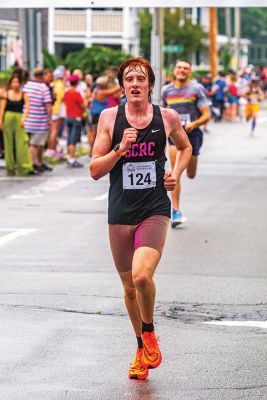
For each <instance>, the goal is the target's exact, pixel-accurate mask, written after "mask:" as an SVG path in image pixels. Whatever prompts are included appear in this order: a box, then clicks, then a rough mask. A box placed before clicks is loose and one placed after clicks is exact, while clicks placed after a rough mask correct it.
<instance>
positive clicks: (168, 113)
mask: <svg viewBox="0 0 267 400" xmlns="http://www.w3.org/2000/svg"><path fill="white" fill-rule="evenodd" d="M160 111H161V115H162V118H163V121H167V122H168V123H175V122H177V121H179V114H178V112H177V111H176V110H174V109H171V108H165V107H160Z"/></svg>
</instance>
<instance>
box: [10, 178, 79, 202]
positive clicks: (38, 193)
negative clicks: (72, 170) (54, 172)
mask: <svg viewBox="0 0 267 400" xmlns="http://www.w3.org/2000/svg"><path fill="white" fill-rule="evenodd" d="M74 182H75V179H58V178H50V179H48V180H47V181H46V182H43V183H41V184H40V185H37V186H33V187H32V188H30V189H28V190H23V191H22V192H21V193H19V194H12V195H11V196H8V199H10V200H17V199H30V198H35V197H42V196H43V195H44V194H45V193H47V192H54V191H55V190H59V189H62V188H64V187H66V186H69V185H71V184H72V183H74Z"/></svg>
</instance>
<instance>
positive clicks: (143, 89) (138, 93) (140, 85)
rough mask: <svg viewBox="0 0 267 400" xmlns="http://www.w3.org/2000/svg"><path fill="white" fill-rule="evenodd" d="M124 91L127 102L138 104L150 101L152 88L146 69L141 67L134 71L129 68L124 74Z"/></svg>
mask: <svg viewBox="0 0 267 400" xmlns="http://www.w3.org/2000/svg"><path fill="white" fill-rule="evenodd" d="M123 89H124V92H125V96H126V98H127V101H130V102H134V103H137V102H142V101H144V100H148V98H149V93H150V88H149V82H148V75H147V72H146V69H145V68H143V67H141V66H140V67H138V66H137V67H136V68H134V69H132V68H131V67H127V68H126V69H125V71H124V74H123Z"/></svg>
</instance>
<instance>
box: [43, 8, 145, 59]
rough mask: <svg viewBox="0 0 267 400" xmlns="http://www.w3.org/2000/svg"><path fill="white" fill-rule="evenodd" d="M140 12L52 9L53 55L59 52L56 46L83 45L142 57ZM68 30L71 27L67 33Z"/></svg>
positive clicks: (51, 36)
mask: <svg viewBox="0 0 267 400" xmlns="http://www.w3.org/2000/svg"><path fill="white" fill-rule="evenodd" d="M137 13H138V10H137V9H135V8H129V7H124V8H123V9H122V10H121V11H117V10H116V11H115V10H114V11H113V10H106V11H100V10H94V9H91V8H87V9H83V10H79V11H77V12H76V11H72V10H61V9H55V8H52V7H51V8H50V9H49V39H48V43H49V51H50V52H51V53H54V52H55V43H79V44H83V45H84V46H86V47H90V46H92V45H93V44H102V45H105V44H106V45H110V46H112V45H114V46H120V47H121V48H122V49H123V50H125V51H126V52H128V53H129V52H130V53H132V54H133V55H138V54H139V26H138V18H137ZM66 27H69V29H68V30H67V28H66Z"/></svg>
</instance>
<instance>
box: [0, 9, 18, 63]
mask: <svg viewBox="0 0 267 400" xmlns="http://www.w3.org/2000/svg"><path fill="white" fill-rule="evenodd" d="M18 35H19V22H18V10H17V9H12V8H2V9H0V71H5V70H7V69H9V68H10V67H11V66H12V65H14V63H15V55H14V52H13V47H14V46H15V45H16V42H17V40H18Z"/></svg>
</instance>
